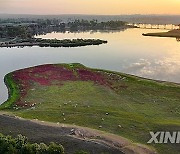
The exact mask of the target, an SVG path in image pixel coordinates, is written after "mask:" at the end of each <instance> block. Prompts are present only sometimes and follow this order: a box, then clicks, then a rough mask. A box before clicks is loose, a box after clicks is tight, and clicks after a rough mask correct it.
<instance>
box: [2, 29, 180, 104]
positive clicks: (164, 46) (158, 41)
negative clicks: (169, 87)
mask: <svg viewBox="0 0 180 154" xmlns="http://www.w3.org/2000/svg"><path fill="white" fill-rule="evenodd" d="M159 31H162V30H156V29H153V30H152V29H128V30H125V31H114V32H105V31H104V32H79V33H68V32H66V33H50V34H46V35H42V36H38V37H42V38H57V39H64V38H99V39H103V40H107V41H108V44H103V45H100V46H86V47H76V48H40V47H25V48H0V103H3V102H4V101H5V100H6V99H7V88H6V86H5V85H4V82H3V79H4V76H5V74H7V73H9V72H11V71H14V70H17V69H21V68H26V67H30V66H35V65H39V64H48V63H77V62H78V63H82V64H84V65H86V66H88V67H93V68H102V69H108V70H114V71H118V72H124V73H128V74H133V75H137V76H142V77H146V78H151V79H158V80H164V81H171V82H178V83H180V42H177V41H176V39H175V38H158V37H144V36H142V33H148V32H159Z"/></svg>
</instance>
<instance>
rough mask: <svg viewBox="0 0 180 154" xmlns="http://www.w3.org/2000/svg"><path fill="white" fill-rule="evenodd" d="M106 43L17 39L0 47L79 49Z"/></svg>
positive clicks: (93, 40) (96, 41) (90, 40)
mask: <svg viewBox="0 0 180 154" xmlns="http://www.w3.org/2000/svg"><path fill="white" fill-rule="evenodd" d="M106 43H107V41H105V40H100V39H72V40H71V39H64V40H57V39H39V38H36V39H35V38H34V39H18V40H13V41H8V42H0V47H6V48H12V47H26V46H30V47H32V46H39V47H81V46H89V45H100V44H106Z"/></svg>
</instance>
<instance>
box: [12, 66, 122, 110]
mask: <svg viewBox="0 0 180 154" xmlns="http://www.w3.org/2000/svg"><path fill="white" fill-rule="evenodd" d="M13 79H14V80H15V81H16V83H17V84H18V85H19V90H20V96H21V98H20V99H19V100H18V101H17V102H16V105H18V106H21V107H22V106H23V107H29V106H32V103H28V104H27V103H26V102H24V101H23V98H24V96H25V95H26V94H27V92H28V90H30V89H32V88H33V84H35V83H36V84H37V83H38V84H40V85H42V86H50V85H58V86H61V85H63V81H92V82H94V83H95V84H98V85H102V86H106V87H109V88H111V89H113V90H118V88H117V86H116V87H114V86H113V82H114V80H115V79H116V80H117V79H119V76H114V77H113V78H112V76H111V73H109V74H108V73H104V72H100V71H93V70H91V69H88V68H87V69H86V68H77V67H76V68H71V69H70V68H67V67H65V66H63V65H42V66H37V67H32V68H27V69H23V70H19V71H16V72H14V73H13ZM121 86H122V85H121ZM121 86H120V85H118V87H120V88H121Z"/></svg>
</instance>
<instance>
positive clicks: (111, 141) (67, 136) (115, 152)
mask: <svg viewBox="0 0 180 154" xmlns="http://www.w3.org/2000/svg"><path fill="white" fill-rule="evenodd" d="M0 133H3V134H5V135H12V136H16V135H17V134H22V135H25V136H27V137H28V138H29V140H30V141H32V142H45V143H49V142H51V141H53V142H57V143H61V144H62V145H63V146H64V147H65V150H66V153H67V154H73V153H74V151H78V150H85V151H89V152H90V153H91V154H100V153H103V152H104V153H105V152H106V153H109V154H123V153H125V154H126V153H127V154H155V153H156V152H155V151H154V150H152V149H149V148H148V147H146V146H144V145H140V144H133V143H132V142H131V141H129V140H127V139H125V138H123V137H120V136H117V135H113V134H108V133H105V132H102V131H98V130H94V129H90V128H85V127H79V126H74V125H67V124H59V123H57V124H55V123H50V122H42V121H38V120H25V119H22V118H19V117H15V116H13V115H7V114H6V113H1V112H0Z"/></svg>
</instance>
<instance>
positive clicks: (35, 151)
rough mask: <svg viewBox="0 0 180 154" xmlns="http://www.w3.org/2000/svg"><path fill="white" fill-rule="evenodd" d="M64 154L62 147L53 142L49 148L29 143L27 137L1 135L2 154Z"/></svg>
mask: <svg viewBox="0 0 180 154" xmlns="http://www.w3.org/2000/svg"><path fill="white" fill-rule="evenodd" d="M1 153H2V154H64V148H63V146H62V145H59V144H55V143H53V142H51V143H50V145H49V146H47V145H46V144H44V143H40V144H37V143H34V144H30V143H28V139H27V137H25V136H22V135H18V136H17V138H12V137H11V136H4V135H2V134H0V154H1Z"/></svg>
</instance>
